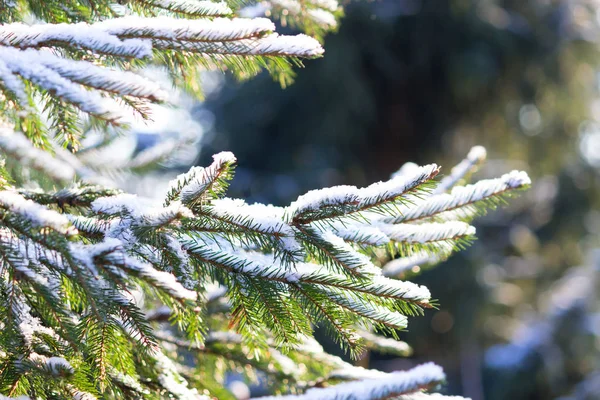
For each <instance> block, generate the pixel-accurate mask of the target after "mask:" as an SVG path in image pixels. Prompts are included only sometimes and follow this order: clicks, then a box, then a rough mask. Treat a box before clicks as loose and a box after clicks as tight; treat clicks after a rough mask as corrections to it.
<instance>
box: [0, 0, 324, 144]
mask: <svg viewBox="0 0 600 400" xmlns="http://www.w3.org/2000/svg"><path fill="white" fill-rule="evenodd" d="M144 3H149V5H151V6H157V7H163V8H167V9H172V10H173V11H178V12H183V13H184V14H185V13H188V14H189V13H192V14H195V15H201V16H204V17H217V18H210V19H209V18H200V19H186V18H177V17H175V16H169V15H162V16H154V17H144V16H137V15H129V16H124V17H121V18H108V19H105V20H102V21H92V20H91V21H88V22H79V23H77V24H51V23H48V24H35V25H27V24H24V23H21V22H17V23H12V24H4V25H2V26H0V91H1V92H2V93H3V94H4V98H5V100H6V101H9V102H11V104H13V106H14V107H17V110H20V112H17V113H13V114H12V116H11V118H12V119H13V120H14V121H15V122H17V123H18V122H19V121H23V120H27V121H32V122H33V128H34V130H35V131H36V132H32V133H31V134H33V135H35V136H37V137H38V138H39V139H38V140H39V141H40V142H43V141H44V140H42V138H46V137H47V135H46V131H47V130H48V127H46V126H45V125H44V123H43V122H42V121H41V120H40V119H39V118H38V114H39V112H38V111H37V110H38V108H37V107H38V103H40V102H41V103H42V105H44V103H46V104H52V103H51V100H50V99H52V98H54V99H57V100H58V101H60V102H63V103H64V115H63V113H55V114H54V115H51V116H50V119H51V120H55V122H56V123H55V125H56V126H63V127H65V126H66V127H70V126H72V128H69V131H68V134H67V135H66V136H67V137H70V136H72V137H74V138H77V137H79V136H80V135H81V134H80V132H78V131H77V129H76V126H77V120H78V119H80V118H79V115H78V114H80V113H81V112H83V113H84V114H88V115H90V116H92V117H94V118H97V119H99V120H102V121H104V122H107V123H110V124H114V125H120V124H123V123H127V122H129V121H130V120H131V114H132V112H131V110H127V108H128V107H129V108H133V111H135V112H137V113H139V114H140V115H145V113H144V111H143V104H144V102H164V101H169V98H168V97H167V96H166V94H165V91H164V90H163V89H162V88H161V87H160V86H159V85H157V84H156V83H155V82H153V81H152V80H151V79H148V78H147V77H143V76H142V75H140V74H139V67H140V66H144V65H147V64H149V63H153V64H162V65H163V66H165V67H166V68H168V69H170V70H171V74H172V77H173V79H180V78H179V77H178V75H180V72H184V71H185V70H186V69H190V68H191V69H197V68H199V67H201V66H204V67H211V66H214V65H219V63H220V64H222V65H227V68H228V69H230V70H232V71H233V72H236V71H239V72H240V73H243V74H253V73H256V72H257V71H258V70H260V69H261V68H262V67H269V68H270V69H273V68H275V69H278V70H279V72H277V73H281V72H282V71H284V70H285V69H286V68H288V67H289V65H290V63H297V61H296V59H297V58H314V57H319V56H321V55H322V53H323V48H322V47H321V45H320V44H319V43H318V42H317V41H316V40H315V39H313V38H311V37H308V36H306V35H302V34H300V35H296V36H282V35H278V34H276V33H274V31H275V25H274V24H273V23H272V22H271V21H270V20H268V19H266V18H253V19H245V18H221V17H220V16H222V15H229V14H231V13H232V11H231V9H230V8H229V7H228V6H227V5H226V4H224V3H213V2H209V1H196V2H191V1H181V2H172V1H156V2H155V1H146V2H144ZM182 52H185V53H186V54H189V57H190V58H191V59H193V61H194V62H193V63H183V62H182V60H181V58H177V54H181V53H182ZM191 53H194V54H196V55H197V56H198V57H196V58H194V56H192V55H191ZM249 57H250V58H249ZM253 57H256V58H255V59H253ZM269 58H274V59H277V61H275V62H270V61H266V60H267V59H269ZM228 59H231V60H230V61H227V60H228ZM286 60H289V62H288V61H286ZM277 66H281V67H282V68H283V69H282V68H278V67H277ZM182 68H183V69H182ZM38 95H41V96H38ZM47 96H49V98H50V99H49V98H48V97H47ZM124 105H126V106H124ZM10 115H11V113H7V116H10ZM67 115H68V116H69V118H72V119H74V121H69V123H68V124H67V123H66V119H65V120H62V118H67Z"/></svg>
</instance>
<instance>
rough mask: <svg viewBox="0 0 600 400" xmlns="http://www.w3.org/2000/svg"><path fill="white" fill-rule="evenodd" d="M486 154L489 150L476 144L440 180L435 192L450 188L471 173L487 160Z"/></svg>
mask: <svg viewBox="0 0 600 400" xmlns="http://www.w3.org/2000/svg"><path fill="white" fill-rule="evenodd" d="M486 156H487V151H486V150H485V147H483V146H475V147H473V148H471V150H470V151H469V153H468V154H467V157H466V158H465V159H464V160H462V161H461V162H460V163H458V164H457V165H455V166H454V167H453V168H452V170H451V171H450V175H448V176H445V177H444V178H443V179H442V180H441V181H440V183H439V185H438V186H437V187H436V188H435V191H434V193H435V194H437V193H443V192H445V191H446V190H449V189H450V188H451V187H452V186H454V185H455V184H456V182H458V181H459V180H460V179H462V178H463V177H464V176H465V175H467V174H468V173H470V172H471V171H472V170H473V169H474V168H475V167H476V166H477V165H478V164H481V163H482V162H483V161H485V157H486Z"/></svg>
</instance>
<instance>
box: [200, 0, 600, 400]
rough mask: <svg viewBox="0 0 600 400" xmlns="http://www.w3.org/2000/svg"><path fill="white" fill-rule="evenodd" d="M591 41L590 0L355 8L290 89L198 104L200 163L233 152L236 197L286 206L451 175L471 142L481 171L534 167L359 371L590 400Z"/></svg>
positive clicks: (420, 0) (598, 103)
mask: <svg viewBox="0 0 600 400" xmlns="http://www.w3.org/2000/svg"><path fill="white" fill-rule="evenodd" d="M599 45H600V2H598V1H595V0H589V1H584V0H580V1H577V0H527V1H523V0H513V1H509V0H507V1H495V0H487V1H486V0H446V1H442V0H378V1H373V2H365V1H356V2H352V3H350V4H347V6H346V16H345V17H344V18H343V19H342V22H341V25H340V29H339V32H337V33H336V34H331V35H328V36H327V37H326V38H325V48H326V57H325V58H323V59H319V60H314V61H310V62H307V63H306V68H305V69H303V70H299V71H298V73H297V77H296V81H295V83H294V84H293V85H291V86H290V87H288V88H287V89H285V90H282V89H281V88H280V86H279V84H277V83H275V82H273V81H272V80H271V78H269V77H268V76H266V75H265V76H261V77H259V78H258V79H254V80H252V81H249V82H247V83H243V84H239V83H237V82H235V81H233V80H226V81H225V82H224V83H222V85H221V86H220V89H219V90H213V91H212V92H211V93H210V94H209V95H208V96H207V101H206V103H204V104H202V105H199V106H197V107H196V108H195V109H193V112H192V115H194V116H195V117H196V118H197V120H199V121H201V122H202V124H203V125H204V127H205V129H206V130H207V132H206V133H205V134H204V137H203V140H202V143H201V155H200V158H199V159H198V160H197V161H196V163H197V164H199V165H205V164H207V163H209V162H210V161H209V160H210V156H211V155H212V154H213V153H215V152H218V151H221V150H231V151H233V152H234V153H235V154H236V156H237V157H238V160H239V165H240V166H239V168H238V170H237V174H236V179H235V180H234V184H233V186H232V190H231V192H230V196H232V197H244V198H246V199H248V201H249V202H253V201H260V202H267V203H273V204H277V205H284V204H287V203H289V202H290V201H291V200H293V199H295V198H296V197H297V196H298V195H299V194H301V193H303V192H305V191H307V190H310V189H314V188H321V187H324V186H331V185H338V184H353V185H366V184H368V183H371V182H372V181H376V180H381V179H385V178H387V177H388V176H389V175H390V174H391V173H392V172H394V171H395V170H397V169H398V168H399V167H400V166H401V165H402V164H403V163H404V162H407V161H413V162H417V163H429V162H434V161H435V162H437V163H440V164H441V165H443V167H445V171H446V172H449V170H450V168H451V166H452V165H454V164H455V163H457V162H458V161H460V159H462V158H463V157H464V156H465V155H466V153H467V152H468V150H469V148H470V147H471V146H473V145H476V144H480V145H483V146H485V147H486V148H487V150H488V158H489V161H488V163H487V164H486V166H485V167H484V168H482V169H481V170H480V171H479V172H478V173H477V174H478V175H479V177H481V178H484V177H488V176H490V177H491V176H497V175H499V174H501V173H504V172H508V171H510V170H511V169H516V168H519V169H525V170H527V171H528V172H529V173H530V175H531V176H532V178H533V181H534V185H533V187H532V189H531V190H530V191H529V192H528V193H526V194H525V195H524V196H522V197H521V198H520V199H518V200H517V201H516V202H515V203H514V204H513V205H511V207H510V208H508V209H506V210H502V211H497V212H494V213H491V214H490V215H489V216H488V217H486V218H485V219H484V220H483V221H482V222H480V224H479V226H478V237H479V240H478V241H477V242H476V243H475V244H474V245H473V246H472V247H471V248H470V249H469V250H468V251H466V252H463V253H460V254H458V255H456V256H454V257H452V258H451V259H450V260H449V261H448V262H446V263H443V264H442V265H440V266H438V267H437V268H436V269H435V270H433V271H425V272H423V273H422V274H420V275H419V276H417V277H415V279H416V281H417V282H419V283H422V284H425V285H427V286H428V287H429V288H430V289H431V291H432V293H433V295H434V297H436V298H437V299H439V303H440V305H441V306H440V310H439V311H428V312H427V313H426V315H425V316H424V317H422V318H416V319H413V320H412V321H411V322H412V324H411V326H410V329H409V331H408V332H406V333H404V334H403V338H404V339H406V340H407V341H408V342H409V343H410V344H411V345H413V346H414V355H413V356H412V357H410V358H408V359H393V358H389V357H386V356H385V355H380V354H370V355H369V356H368V358H366V359H365V360H363V361H362V362H364V363H367V362H368V363H369V364H370V366H371V367H375V368H380V369H383V370H392V369H398V368H405V367H408V366H410V365H412V364H416V363H419V362H422V361H426V360H432V361H435V362H437V363H440V364H441V365H442V366H443V367H444V369H445V370H446V371H447V372H448V375H449V377H448V378H449V379H448V380H449V385H448V388H447V392H448V393H452V394H462V395H464V396H469V397H472V398H473V399H474V400H481V399H484V398H485V399H490V400H496V399H509V398H510V399H551V398H562V399H598V398H600V379H595V378H600V356H599V354H600V352H599V351H598V350H599V348H600V317H599V316H600V314H597V311H598V310H597V308H598V305H599V304H600V303H599V302H598V301H597V297H596V292H597V290H596V289H597V287H595V286H596V275H597V272H596V271H598V268H599V267H598V266H599V265H600V257H596V258H595V257H594V254H595V253H594V251H593V249H594V248H595V247H597V246H598V245H599V240H598V239H599V238H598V234H599V233H600V208H598V205H599V204H598V203H599V202H600V193H599V190H598V189H599V185H598V182H599V177H600V175H599V171H598V169H599V168H600V95H599V88H600V51H599V47H598V46H599ZM599 287H600V286H599Z"/></svg>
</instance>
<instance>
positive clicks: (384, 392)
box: [261, 363, 446, 400]
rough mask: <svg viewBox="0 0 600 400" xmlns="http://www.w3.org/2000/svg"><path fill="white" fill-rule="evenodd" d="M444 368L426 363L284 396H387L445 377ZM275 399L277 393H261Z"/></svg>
mask: <svg viewBox="0 0 600 400" xmlns="http://www.w3.org/2000/svg"><path fill="white" fill-rule="evenodd" d="M445 378H446V377H445V375H444V373H443V372H442V369H441V368H440V367H438V366H437V365H435V364H431V363H430V364H423V365H420V366H418V367H415V368H413V369H411V370H408V371H400V372H393V373H389V374H388V375H387V376H385V377H382V378H378V379H365V380H360V381H356V382H350V383H343V384H340V385H336V386H332V387H329V388H324V389H317V388H315V389H310V390H308V391H307V392H306V393H305V394H301V395H294V396H283V397H282V398H283V399H286V400H350V399H364V400H376V399H382V400H383V399H388V398H392V397H396V396H400V395H404V394H410V393H412V392H416V391H419V390H421V389H426V388H429V387H432V386H435V385H437V384H439V383H441V382H442V381H443V380H444V379H445ZM261 399H262V400H267V399H269V400H271V399H273V400H275V399H276V397H262V398H261Z"/></svg>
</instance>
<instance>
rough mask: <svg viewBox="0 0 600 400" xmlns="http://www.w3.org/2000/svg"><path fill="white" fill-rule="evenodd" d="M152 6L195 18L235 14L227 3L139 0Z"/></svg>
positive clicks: (188, 0)
mask: <svg viewBox="0 0 600 400" xmlns="http://www.w3.org/2000/svg"><path fill="white" fill-rule="evenodd" d="M138 1H140V2H142V3H146V4H148V5H150V6H154V7H157V8H162V9H165V10H169V11H174V12H178V13H182V14H189V15H193V16H201V17H208V16H225V15H231V14H233V11H232V10H231V8H229V6H228V5H227V3H225V2H223V1H221V2H216V1H205V0H138Z"/></svg>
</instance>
